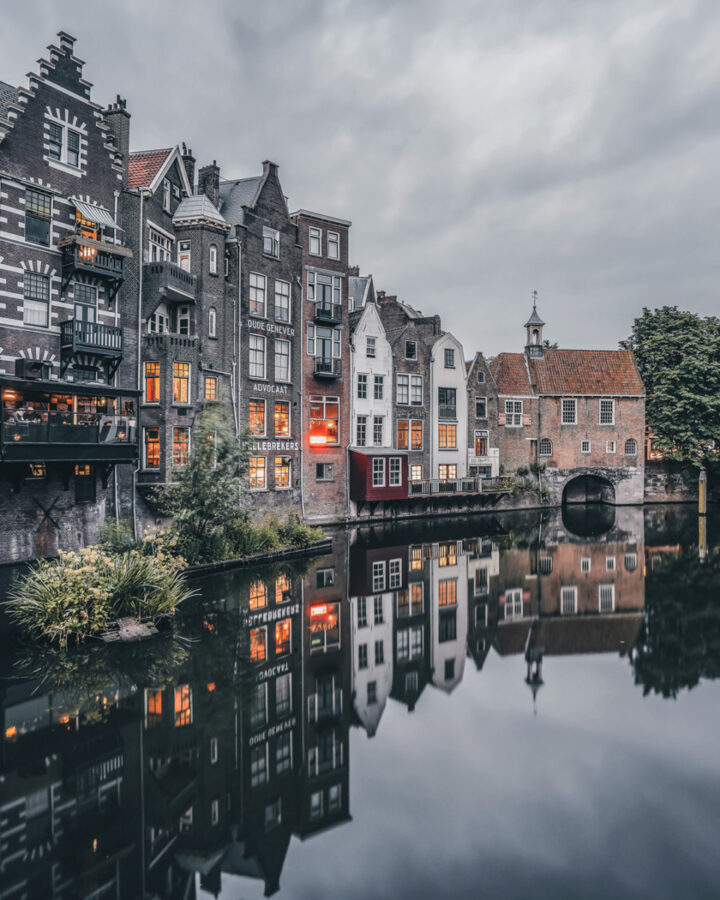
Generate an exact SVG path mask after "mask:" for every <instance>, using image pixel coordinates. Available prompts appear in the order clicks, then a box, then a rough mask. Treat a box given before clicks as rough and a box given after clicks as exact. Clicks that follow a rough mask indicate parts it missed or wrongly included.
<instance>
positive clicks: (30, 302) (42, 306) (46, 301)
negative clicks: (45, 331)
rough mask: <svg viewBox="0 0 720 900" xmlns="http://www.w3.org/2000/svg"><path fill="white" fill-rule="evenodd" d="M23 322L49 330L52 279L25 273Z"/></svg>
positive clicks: (33, 273) (34, 273)
mask: <svg viewBox="0 0 720 900" xmlns="http://www.w3.org/2000/svg"><path fill="white" fill-rule="evenodd" d="M23 322H24V323H25V324H26V325H39V326H41V327H42V328H47V327H48V324H49V322H50V279H49V278H48V277H47V276H46V275H38V274H37V273H36V272H25V276H24V279H23Z"/></svg>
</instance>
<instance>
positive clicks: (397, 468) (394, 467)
mask: <svg viewBox="0 0 720 900" xmlns="http://www.w3.org/2000/svg"><path fill="white" fill-rule="evenodd" d="M401 485H402V468H401V460H400V457H399V456H391V457H390V487H400V486H401Z"/></svg>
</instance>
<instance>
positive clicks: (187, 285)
mask: <svg viewBox="0 0 720 900" xmlns="http://www.w3.org/2000/svg"><path fill="white" fill-rule="evenodd" d="M158 295H160V296H162V297H164V298H165V299H166V300H171V301H172V300H174V301H176V302H178V303H190V302H193V301H194V300H196V299H197V277H196V276H195V275H191V274H190V272H188V271H186V270H185V269H183V268H182V266H179V265H178V264H177V263H174V262H170V260H156V261H155V262H149V263H145V264H144V265H143V296H144V297H149V298H151V299H154V300H155V302H157V297H158Z"/></svg>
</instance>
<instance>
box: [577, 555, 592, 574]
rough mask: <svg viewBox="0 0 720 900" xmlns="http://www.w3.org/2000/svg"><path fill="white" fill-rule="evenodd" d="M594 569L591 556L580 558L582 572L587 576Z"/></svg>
mask: <svg viewBox="0 0 720 900" xmlns="http://www.w3.org/2000/svg"><path fill="white" fill-rule="evenodd" d="M591 569H592V559H591V557H589V556H581V557H580V571H581V572H582V573H583V574H584V575H585V574H587V573H588V572H590V571H591Z"/></svg>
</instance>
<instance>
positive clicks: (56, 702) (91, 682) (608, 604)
mask: <svg viewBox="0 0 720 900" xmlns="http://www.w3.org/2000/svg"><path fill="white" fill-rule="evenodd" d="M663 517H664V518H663ZM646 519H647V521H646ZM688 533H694V532H693V528H692V523H688V521H687V519H686V518H683V515H682V514H680V513H677V512H676V511H672V510H670V511H668V510H661V509H659V508H658V509H655V510H653V511H652V512H650V513H647V514H644V513H643V511H642V510H641V509H617V510H615V511H614V515H613V517H612V519H611V520H608V519H605V520H598V519H592V516H591V514H586V513H583V515H582V516H581V517H580V518H577V517H575V518H574V519H573V521H569V520H565V521H563V518H562V517H561V515H560V513H550V514H543V515H539V514H536V513H524V514H520V513H518V514H506V515H503V516H497V517H496V518H492V517H484V518H482V519H475V520H472V519H456V520H448V521H444V522H442V523H439V522H435V523H427V522H423V523H407V524H405V525H402V526H395V527H393V528H382V527H377V528H366V529H362V530H353V531H350V532H343V533H338V534H337V535H336V536H335V540H334V546H333V552H332V553H331V554H329V555H327V556H325V557H322V558H319V559H314V560H312V561H311V562H309V563H305V564H302V565H288V566H278V567H274V568H265V569H262V570H258V571H255V572H252V573H246V572H240V573H238V572H235V573H224V574H222V575H219V576H215V577H212V578H206V579H205V580H204V581H203V582H202V584H201V588H202V596H201V599H200V600H198V602H197V603H194V605H193V606H192V607H191V608H188V609H187V610H186V611H185V612H184V614H183V615H182V616H181V617H179V619H178V621H177V623H176V626H175V629H174V631H173V633H172V634H169V635H165V636H163V637H162V638H160V639H158V640H157V641H153V642H148V643H146V644H139V645H134V646H126V647H110V648H108V647H102V648H95V647H91V648H89V649H87V650H86V651H84V652H82V653H74V654H65V653H60V652H43V653H42V654H38V653H37V651H30V650H27V649H26V650H24V651H19V652H14V653H13V654H12V655H11V654H9V653H8V654H6V663H7V667H8V668H7V671H6V677H5V678H4V680H3V681H2V692H1V694H0V701H1V705H2V715H3V722H2V733H3V740H2V749H1V753H2V756H1V758H0V770H1V772H2V781H1V783H0V846H1V848H2V849H1V851H0V896H3V897H4V896H15V895H16V894H17V895H18V896H20V895H24V896H27V897H30V898H45V897H51V896H54V897H73V898H74V897H93V898H104V897H122V898H131V897H137V896H143V895H145V894H147V895H152V896H157V897H162V898H175V897H177V898H180V897H182V898H191V897H196V896H199V895H203V892H208V893H210V894H212V895H218V894H219V893H220V892H221V891H222V890H223V885H227V884H232V885H234V886H235V888H234V890H240V888H238V887H237V885H238V884H240V885H252V884H255V885H257V886H258V887H259V888H261V889H262V892H264V893H265V894H266V895H270V894H272V893H274V892H276V891H277V890H278V889H279V887H280V877H281V873H282V870H283V867H284V865H285V861H286V856H287V854H288V849H289V847H290V844H291V841H292V838H293V836H296V837H297V838H299V839H300V840H301V841H304V840H306V839H308V838H311V837H314V836H315V835H318V836H317V837H316V838H315V840H316V841H320V842H322V841H323V840H326V836H324V835H321V834H320V833H321V832H325V831H327V830H328V829H334V828H335V827H336V826H339V825H342V824H343V823H347V822H349V821H350V819H351V815H350V808H351V807H350V799H351V798H350V784H351V783H350V743H351V742H350V735H351V731H352V729H353V728H361V729H363V730H364V731H365V732H366V733H367V735H368V736H369V737H373V736H375V735H376V734H378V733H381V731H382V726H383V722H382V719H383V714H384V713H385V711H386V710H387V708H388V704H389V703H391V702H395V703H398V704H402V706H404V707H406V708H407V710H408V711H409V712H412V711H414V710H420V709H421V707H422V704H423V702H424V697H423V694H424V692H426V691H430V692H432V691H439V692H443V693H446V694H451V693H452V692H454V691H455V690H456V688H457V687H458V685H460V683H461V682H462V680H463V676H464V675H465V667H466V665H469V666H473V667H474V669H475V670H476V671H480V672H481V671H482V670H483V667H484V666H485V665H486V662H487V660H488V657H489V655H490V654H491V653H492V654H494V655H496V656H497V657H498V658H499V659H502V658H504V657H511V656H516V657H518V659H519V660H521V661H522V665H521V666H520V667H518V669H517V672H518V679H519V680H521V681H522V680H523V679H524V681H525V682H526V684H527V703H528V711H530V710H531V709H532V707H533V705H534V706H535V707H536V708H537V709H539V710H540V712H542V703H543V688H544V686H545V685H548V684H550V683H552V681H553V678H554V677H555V671H554V660H555V658H557V657H567V656H578V657H581V656H586V655H588V654H614V655H616V656H621V657H626V658H627V661H626V665H627V667H628V684H629V690H638V688H634V687H633V686H632V682H633V678H634V680H635V682H636V683H637V684H638V685H639V686H640V687H641V689H642V690H643V691H644V692H646V693H657V694H661V695H663V696H666V697H675V696H677V694H678V692H680V691H681V690H682V689H683V688H689V687H692V686H693V685H695V684H697V682H698V681H699V680H700V679H712V678H716V677H717V675H718V674H719V672H720V604H719V603H718V601H717V599H716V598H717V595H718V586H719V585H720V563H718V559H717V557H716V556H714V555H713V554H711V555H710V558H709V560H708V561H707V562H706V563H705V564H700V563H699V562H698V561H697V556H696V554H693V553H692V552H690V551H688V552H685V551H684V550H683V548H684V547H686V545H687V543H688ZM481 677H482V676H481ZM454 701H455V698H454V697H453V702H454ZM400 708H402V707H400ZM416 715H417V714H416ZM427 727H428V728H432V722H428V723H427ZM365 825H366V826H367V825H368V823H367V822H366V823H365ZM352 831H353V829H352V828H350V829H348V835H349V836H351V834H352ZM349 839H351V838H349ZM303 849H304V848H303ZM198 891H199V892H200V893H199V894H198ZM230 896H239V894H236V893H232V894H230Z"/></svg>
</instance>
